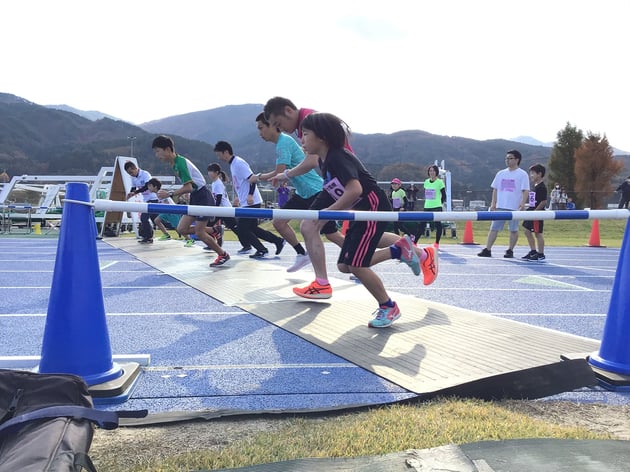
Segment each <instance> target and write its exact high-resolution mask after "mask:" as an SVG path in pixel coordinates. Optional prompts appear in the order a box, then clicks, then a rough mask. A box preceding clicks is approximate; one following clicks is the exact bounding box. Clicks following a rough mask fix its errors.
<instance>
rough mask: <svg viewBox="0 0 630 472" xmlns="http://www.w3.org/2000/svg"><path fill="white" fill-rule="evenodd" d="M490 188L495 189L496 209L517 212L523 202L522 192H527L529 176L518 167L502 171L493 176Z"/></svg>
mask: <svg viewBox="0 0 630 472" xmlns="http://www.w3.org/2000/svg"><path fill="white" fill-rule="evenodd" d="M491 187H492V188H494V189H497V208H503V209H505V210H518V207H519V206H520V205H521V202H522V201H523V190H525V191H526V192H529V175H527V172H525V171H524V170H523V169H521V168H520V167H519V168H518V169H514V170H510V169H503V170H500V171H499V172H497V175H495V176H494V180H493V181H492V185H491Z"/></svg>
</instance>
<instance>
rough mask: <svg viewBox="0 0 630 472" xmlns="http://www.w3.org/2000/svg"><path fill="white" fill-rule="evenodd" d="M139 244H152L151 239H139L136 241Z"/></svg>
mask: <svg viewBox="0 0 630 472" xmlns="http://www.w3.org/2000/svg"><path fill="white" fill-rule="evenodd" d="M138 243H140V244H153V239H141V240H140V241H138Z"/></svg>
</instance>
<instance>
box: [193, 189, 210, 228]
mask: <svg viewBox="0 0 630 472" xmlns="http://www.w3.org/2000/svg"><path fill="white" fill-rule="evenodd" d="M190 204H191V205H202V206H216V202H215V200H214V195H212V192H210V190H209V189H208V187H206V186H205V185H204V186H203V187H201V188H198V189H197V190H195V191H194V192H191V193H190ZM195 219H196V220H197V221H214V220H215V218H214V217H212V216H196V217H195Z"/></svg>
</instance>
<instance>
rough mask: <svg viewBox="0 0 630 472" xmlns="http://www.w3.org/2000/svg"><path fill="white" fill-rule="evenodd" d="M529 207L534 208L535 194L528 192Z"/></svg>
mask: <svg viewBox="0 0 630 472" xmlns="http://www.w3.org/2000/svg"><path fill="white" fill-rule="evenodd" d="M529 207H530V208H536V192H529Z"/></svg>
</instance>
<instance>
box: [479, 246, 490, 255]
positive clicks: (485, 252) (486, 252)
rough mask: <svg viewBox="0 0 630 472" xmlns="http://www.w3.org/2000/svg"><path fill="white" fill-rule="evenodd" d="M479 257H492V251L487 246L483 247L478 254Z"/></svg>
mask: <svg viewBox="0 0 630 472" xmlns="http://www.w3.org/2000/svg"><path fill="white" fill-rule="evenodd" d="M477 255H478V256H479V257H492V252H490V249H487V248H485V247H484V248H483V249H482V250H481V252H480V253H479V254H477Z"/></svg>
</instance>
